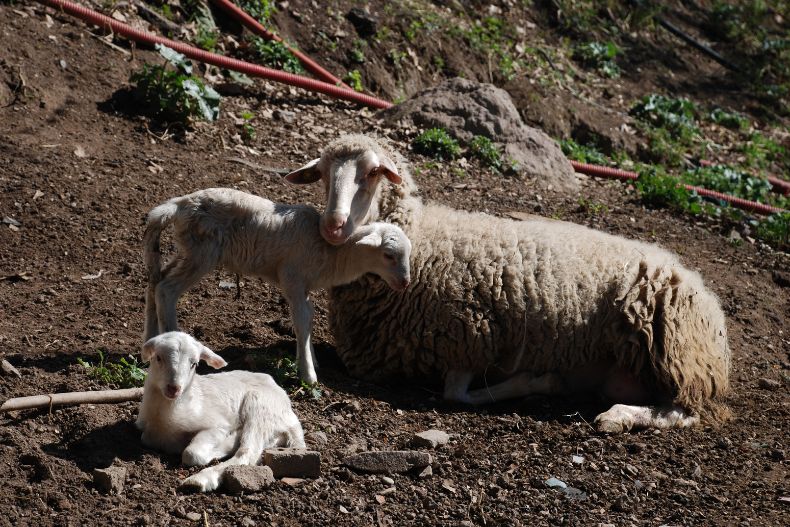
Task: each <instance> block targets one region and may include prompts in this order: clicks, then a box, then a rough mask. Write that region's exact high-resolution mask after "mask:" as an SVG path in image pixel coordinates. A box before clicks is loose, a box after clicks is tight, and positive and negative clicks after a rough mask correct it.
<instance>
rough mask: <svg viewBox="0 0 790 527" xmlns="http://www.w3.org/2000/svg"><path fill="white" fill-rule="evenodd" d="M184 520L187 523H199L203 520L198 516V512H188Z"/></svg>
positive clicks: (200, 515) (201, 516)
mask: <svg viewBox="0 0 790 527" xmlns="http://www.w3.org/2000/svg"><path fill="white" fill-rule="evenodd" d="M186 518H187V520H189V521H193V522H199V521H200V520H202V519H203V515H202V514H200V513H199V512H188V513H187V514H186Z"/></svg>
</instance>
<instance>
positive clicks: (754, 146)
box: [740, 132, 790, 170]
mask: <svg viewBox="0 0 790 527" xmlns="http://www.w3.org/2000/svg"><path fill="white" fill-rule="evenodd" d="M740 151H741V152H742V153H743V154H744V157H745V160H744V165H746V166H747V167H751V168H759V169H761V170H765V169H766V168H768V167H769V166H770V164H771V163H774V162H777V163H779V164H780V165H783V166H784V168H790V159H788V151H787V149H786V148H784V147H783V146H781V145H779V144H777V143H776V142H775V141H774V140H773V139H771V138H770V137H766V136H764V135H763V134H761V133H760V132H754V133H752V134H751V136H749V140H748V141H746V142H745V143H742V144H741V146H740Z"/></svg>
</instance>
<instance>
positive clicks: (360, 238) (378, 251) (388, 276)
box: [348, 222, 411, 291]
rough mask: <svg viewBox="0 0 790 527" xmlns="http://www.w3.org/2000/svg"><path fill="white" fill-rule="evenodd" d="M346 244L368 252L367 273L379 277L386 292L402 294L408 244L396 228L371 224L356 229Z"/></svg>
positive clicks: (405, 283)
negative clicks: (390, 290)
mask: <svg viewBox="0 0 790 527" xmlns="http://www.w3.org/2000/svg"><path fill="white" fill-rule="evenodd" d="M348 243H349V244H353V245H354V246H355V247H365V248H370V249H372V250H371V251H370V254H369V255H368V257H366V258H365V259H364V262H365V264H366V265H367V271H368V272H371V273H373V274H375V275H378V276H379V277H381V279H383V280H384V281H385V282H387V285H388V286H390V288H392V289H393V290H395V291H404V290H405V289H406V288H407V287H409V283H410V282H411V273H410V266H409V257H410V256H411V241H409V238H408V237H407V236H406V234H405V233H404V232H403V230H401V228H400V227H398V226H397V225H393V224H391V223H381V222H377V223H371V224H369V225H365V226H363V227H361V228H359V229H358V230H357V232H356V233H354V235H353V236H351V238H350V239H349V241H348Z"/></svg>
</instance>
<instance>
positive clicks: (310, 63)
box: [211, 0, 351, 90]
mask: <svg viewBox="0 0 790 527" xmlns="http://www.w3.org/2000/svg"><path fill="white" fill-rule="evenodd" d="M211 1H212V2H214V3H215V4H216V5H217V6H218V7H220V8H222V9H223V10H225V11H226V12H227V13H228V14H229V15H231V16H232V17H233V18H235V19H236V20H238V21H239V22H241V23H242V24H244V25H245V26H246V27H247V29H249V30H250V31H252V32H253V33H255V34H256V35H258V36H260V37H263V38H265V39H266V40H274V41H275V42H280V43H281V44H282V45H283V46H285V47H286V49H287V50H288V51H290V52H291V53H292V54H293V55H294V56H295V57H296V58H297V59H299V62H301V63H302V65H303V66H304V67H305V69H306V70H308V71H310V72H311V73H312V74H313V75H315V76H316V77H318V78H319V79H321V80H322V81H324V82H328V83H330V84H335V85H340V86H343V87H344V88H346V89H348V90H350V89H351V88H350V87H349V86H348V85H347V84H345V83H344V82H343V81H341V80H340V79H338V78H337V77H335V76H334V75H332V74H331V73H329V72H328V71H326V70H325V69H324V68H322V67H321V65H320V64H318V63H317V62H316V61H314V60H313V59H311V58H310V57H308V56H307V55H305V54H304V53H302V52H301V51H299V50H298V49H296V48H294V47H292V46H291V45H289V44H288V43H287V42H285V41H284V40H283V39H282V38H281V37H280V36H278V35H275V34H274V33H272V32H271V31H269V30H267V29H266V28H265V27H263V25H262V24H261V23H260V22H258V21H257V20H255V19H254V18H253V17H252V16H250V15H249V14H247V12H246V11H244V10H243V9H241V8H240V7H239V6H237V5H236V4H234V3H233V2H231V1H230V0H211Z"/></svg>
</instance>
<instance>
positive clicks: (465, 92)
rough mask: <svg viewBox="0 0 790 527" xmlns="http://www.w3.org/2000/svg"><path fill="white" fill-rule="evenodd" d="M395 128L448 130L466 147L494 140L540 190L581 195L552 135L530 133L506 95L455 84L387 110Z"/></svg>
mask: <svg viewBox="0 0 790 527" xmlns="http://www.w3.org/2000/svg"><path fill="white" fill-rule="evenodd" d="M382 117H383V118H384V119H385V120H386V121H387V122H388V123H389V124H390V125H395V124H396V123H409V122H410V123H413V124H414V125H416V126H418V127H421V128H434V127H436V128H444V129H445V130H447V132H448V133H450V134H451V135H453V136H454V137H456V138H457V139H458V140H459V141H461V142H463V143H468V142H469V141H471V140H472V138H473V137H474V136H476V135H482V136H485V137H488V138H489V139H491V140H492V141H494V142H495V143H497V145H498V146H499V147H500V149H501V150H503V151H504V155H505V158H506V159H508V160H510V161H513V162H515V164H516V166H517V171H518V172H519V174H521V175H522V176H523V177H525V178H527V179H529V180H532V181H534V183H535V184H536V186H538V187H539V188H548V187H552V188H554V189H557V190H562V191H567V192H576V191H577V190H578V188H579V183H578V180H577V179H576V175H575V172H574V170H573V168H572V167H571V165H570V163H569V162H568V160H567V159H566V158H565V156H564V155H563V153H562V150H560V147H559V146H558V145H557V143H555V142H554V141H553V140H552V139H551V138H550V137H549V136H547V135H546V134H544V133H543V132H541V131H540V130H537V129H535V128H530V127H529V126H527V125H526V124H524V121H522V119H521V116H520V115H519V113H518V110H516V107H515V106H514V105H513V101H512V100H511V99H510V95H508V93H507V92H506V91H505V90H502V89H500V88H497V87H496V86H493V85H491V84H480V83H477V82H473V81H470V80H467V79H460V78H459V79H451V80H449V81H445V82H443V83H441V84H439V85H438V86H436V87H434V88H430V89H428V90H425V91H423V92H421V93H418V94H417V95H415V96H414V97H412V98H411V99H409V100H407V101H405V102H403V103H401V104H399V105H397V106H394V107H392V108H390V109H389V110H385V111H384V112H382Z"/></svg>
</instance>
